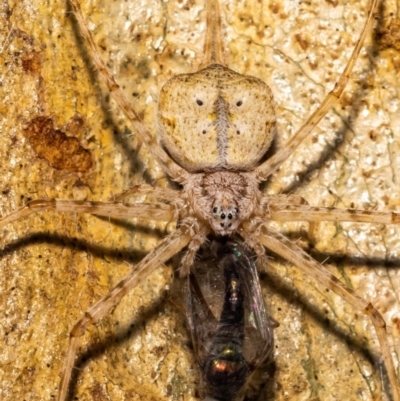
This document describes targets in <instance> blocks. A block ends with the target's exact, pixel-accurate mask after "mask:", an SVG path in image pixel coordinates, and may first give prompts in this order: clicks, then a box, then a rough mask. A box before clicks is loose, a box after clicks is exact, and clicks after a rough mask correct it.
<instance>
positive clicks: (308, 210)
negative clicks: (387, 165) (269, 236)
mask: <svg viewBox="0 0 400 401" xmlns="http://www.w3.org/2000/svg"><path fill="white" fill-rule="evenodd" d="M269 212H270V219H271V220H276V221H309V222H319V221H352V222H356V223H374V224H398V223H400V213H396V212H377V211H368V210H355V209H337V208H331V207H314V206H309V205H281V206H279V205H276V204H271V205H270V206H269Z"/></svg>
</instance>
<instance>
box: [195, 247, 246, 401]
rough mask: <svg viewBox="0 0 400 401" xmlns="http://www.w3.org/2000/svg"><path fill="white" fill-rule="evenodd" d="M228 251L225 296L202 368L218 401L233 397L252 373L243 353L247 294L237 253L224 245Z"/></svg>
mask: <svg viewBox="0 0 400 401" xmlns="http://www.w3.org/2000/svg"><path fill="white" fill-rule="evenodd" d="M225 252H226V253H224V254H223V256H222V258H221V262H220V264H221V267H222V268H223V272H224V279H225V297H224V302H223V306H222V310H221V315H220V318H219V321H218V325H217V330H216V332H215V335H214V337H213V339H212V346H211V348H210V352H209V355H208V358H207V359H206V360H205V364H204V365H205V366H204V370H203V371H204V381H205V383H206V384H207V387H208V392H209V394H210V395H211V394H212V396H213V398H215V399H217V400H231V399H233V398H234V397H235V395H236V394H237V392H238V391H239V390H240V389H241V388H243V386H244V384H245V383H246V380H247V378H248V375H249V367H248V364H247V361H246V359H245V357H244V356H243V340H244V295H243V283H242V280H241V278H240V275H239V272H238V267H239V264H238V260H237V259H238V255H237V254H236V253H235V252H232V248H231V247H229V248H228V249H226V248H225Z"/></svg>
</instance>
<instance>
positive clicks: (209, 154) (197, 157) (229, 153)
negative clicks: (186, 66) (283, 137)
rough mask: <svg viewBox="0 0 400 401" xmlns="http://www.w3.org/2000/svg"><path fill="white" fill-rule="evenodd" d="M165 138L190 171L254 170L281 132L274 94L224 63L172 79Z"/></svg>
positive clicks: (163, 111) (166, 95)
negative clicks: (277, 124) (277, 122)
mask: <svg viewBox="0 0 400 401" xmlns="http://www.w3.org/2000/svg"><path fill="white" fill-rule="evenodd" d="M159 122H160V135H161V140H162V142H163V144H164V146H165V147H166V149H167V150H168V152H169V153H170V154H171V156H172V157H173V158H174V160H175V161H176V162H178V163H179V164H180V165H181V166H182V167H184V168H185V169H186V170H188V171H190V172H199V171H213V170H216V169H226V170H242V171H243V170H250V169H252V168H253V167H254V166H255V165H256V164H257V162H259V161H260V159H261V158H262V156H263V155H264V154H265V152H266V151H267V149H268V147H269V145H270V143H271V140H272V138H273V135H274V131H275V123H276V119H275V111H274V106H273V101H272V94H271V90H270V89H269V87H268V85H267V84H265V83H264V82H263V81H261V80H260V79H258V78H255V77H252V76H248V75H240V74H238V73H236V72H234V71H232V70H230V69H229V68H226V67H224V66H222V65H219V64H212V65H210V66H208V67H207V68H204V69H203V70H200V71H199V72H197V73H194V74H182V75H178V76H176V77H174V78H172V79H171V80H169V81H168V82H167V83H166V84H165V85H164V87H163V88H162V90H161V93H160V98H159Z"/></svg>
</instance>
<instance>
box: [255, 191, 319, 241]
mask: <svg viewBox="0 0 400 401" xmlns="http://www.w3.org/2000/svg"><path fill="white" fill-rule="evenodd" d="M261 205H262V207H264V208H265V207H266V208H268V212H269V214H270V217H268V218H269V219H271V220H274V218H273V217H271V216H272V215H274V213H275V206H276V207H277V208H279V209H283V208H285V209H286V207H288V206H296V205H307V206H309V205H310V204H309V203H308V202H307V201H306V200H305V199H304V198H303V197H301V196H299V195H283V194H279V195H267V196H264V197H263V199H262V201H261ZM307 221H308V220H307ZM308 223H309V224H308V233H307V237H308V240H309V241H310V242H311V243H312V244H314V243H315V242H316V240H315V233H316V232H317V229H318V226H319V223H320V220H318V221H308Z"/></svg>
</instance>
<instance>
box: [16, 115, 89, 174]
mask: <svg viewBox="0 0 400 401" xmlns="http://www.w3.org/2000/svg"><path fill="white" fill-rule="evenodd" d="M24 136H25V138H27V139H28V141H29V143H30V144H31V146H32V148H33V149H34V150H35V152H36V153H37V154H38V156H39V157H41V158H43V159H45V160H46V161H47V162H48V163H49V164H50V165H51V166H52V167H54V168H56V169H58V170H68V171H72V172H86V171H88V170H89V169H90V168H91V167H92V164H93V161H92V156H91V154H90V152H89V151H88V150H87V149H85V148H84V147H82V145H81V144H80V142H79V141H78V139H76V138H74V137H69V136H67V135H66V134H65V133H64V132H62V131H61V130H58V129H54V124H53V120H52V119H51V118H50V117H43V116H42V117H36V118H34V119H33V120H31V121H30V122H29V123H28V125H27V126H26V128H25V129H24Z"/></svg>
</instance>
